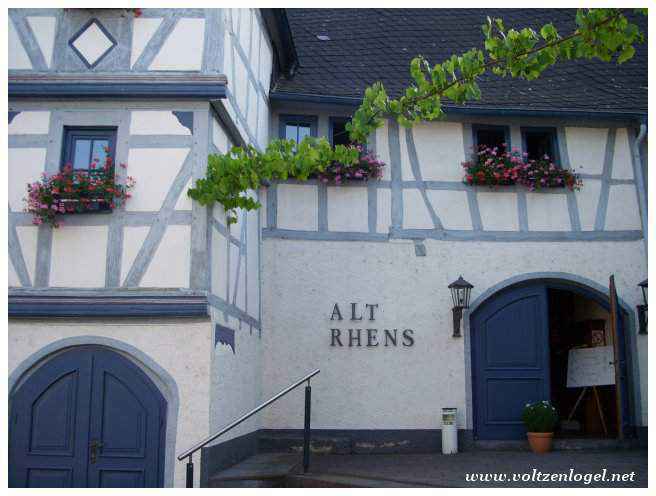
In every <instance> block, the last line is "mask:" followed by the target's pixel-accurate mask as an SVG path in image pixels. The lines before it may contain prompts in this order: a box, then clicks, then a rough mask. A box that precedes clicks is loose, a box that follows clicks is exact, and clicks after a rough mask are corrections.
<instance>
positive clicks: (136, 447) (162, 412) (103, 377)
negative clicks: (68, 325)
mask: <svg viewBox="0 0 656 496" xmlns="http://www.w3.org/2000/svg"><path fill="white" fill-rule="evenodd" d="M10 401H11V405H10V408H11V412H10V429H9V485H10V487H160V486H161V485H162V482H163V462H164V432H165V424H166V403H165V400H164V398H163V397H162V395H161V393H160V392H159V390H158V389H157V388H156V387H155V385H154V384H153V383H152V381H151V380H150V379H149V378H148V377H147V376H146V375H145V374H144V373H143V372H142V371H141V370H140V369H139V368H138V367H136V366H135V365H134V364H133V363H132V362H130V361H129V360H128V359H127V358H125V357H123V356H121V355H119V354H118V353H116V352H113V351H110V350H108V349H104V348H100V347H83V348H73V349H71V350H69V351H65V352H63V353H60V354H59V355H57V356H55V357H54V358H52V359H50V360H48V361H47V362H46V363H45V364H44V365H42V366H40V367H39V368H38V369H36V370H35V371H34V373H32V375H30V376H29V377H28V378H27V379H26V380H25V382H24V383H23V384H22V385H20V387H19V388H18V389H17V390H16V392H15V393H14V394H13V395H12V397H11V399H10Z"/></svg>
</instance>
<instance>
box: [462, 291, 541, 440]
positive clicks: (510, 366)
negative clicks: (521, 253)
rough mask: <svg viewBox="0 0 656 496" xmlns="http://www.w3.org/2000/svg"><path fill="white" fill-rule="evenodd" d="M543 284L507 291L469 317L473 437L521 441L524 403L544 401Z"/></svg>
mask: <svg viewBox="0 0 656 496" xmlns="http://www.w3.org/2000/svg"><path fill="white" fill-rule="evenodd" d="M547 305H548V301H547V289H546V287H545V286H544V285H543V284H532V285H529V286H521V287H516V288H510V289H507V290H505V291H502V292H501V293H499V294H497V295H495V296H494V297H492V298H491V299H489V300H487V301H486V302H485V303H483V304H482V305H481V306H480V307H479V308H478V309H476V311H475V312H474V314H473V315H472V319H471V323H472V325H471V343H472V350H471V351H472V393H473V407H474V412H473V413H474V435H475V436H476V437H477V438H478V439H521V438H523V437H525V433H526V429H525V428H524V425H523V423H522V420H521V414H522V409H523V408H524V406H525V405H526V403H528V402H530V401H537V400H548V399H549V397H550V383H549V329H548V307H547Z"/></svg>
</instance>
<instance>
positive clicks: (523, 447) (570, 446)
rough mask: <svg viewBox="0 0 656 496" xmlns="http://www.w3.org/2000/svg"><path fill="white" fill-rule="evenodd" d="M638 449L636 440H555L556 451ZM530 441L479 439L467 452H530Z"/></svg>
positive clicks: (472, 442) (468, 447) (554, 447)
mask: <svg viewBox="0 0 656 496" xmlns="http://www.w3.org/2000/svg"><path fill="white" fill-rule="evenodd" d="M636 448H638V444H637V440H635V439H625V440H622V441H620V440H618V439H600V438H562V439H558V438H556V439H554V440H553V448H552V449H553V450H554V451H570V450H573V451H575V450H615V449H617V450H625V449H636ZM530 449H531V448H530V446H529V444H528V441H527V440H525V439H521V440H505V441H487V440H481V439H478V440H476V441H471V445H469V446H467V449H466V451H472V450H474V451H475V450H483V451H486V450H487V451H530Z"/></svg>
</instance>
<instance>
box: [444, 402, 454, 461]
mask: <svg viewBox="0 0 656 496" xmlns="http://www.w3.org/2000/svg"><path fill="white" fill-rule="evenodd" d="M457 414H458V409H457V408H442V454H444V455H453V454H455V453H457V452H458V423H457V416H458V415H457Z"/></svg>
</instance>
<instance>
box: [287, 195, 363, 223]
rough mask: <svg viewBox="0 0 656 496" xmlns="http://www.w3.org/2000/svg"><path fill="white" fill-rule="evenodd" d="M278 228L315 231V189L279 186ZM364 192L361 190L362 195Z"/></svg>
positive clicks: (316, 203)
mask: <svg viewBox="0 0 656 496" xmlns="http://www.w3.org/2000/svg"><path fill="white" fill-rule="evenodd" d="M277 189H278V227H279V228H280V229H297V230H310V231H316V230H317V208H318V199H317V187H316V186H311V185H310V186H305V185H296V184H279V185H278V186H277ZM364 191H365V190H363V193H364Z"/></svg>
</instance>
